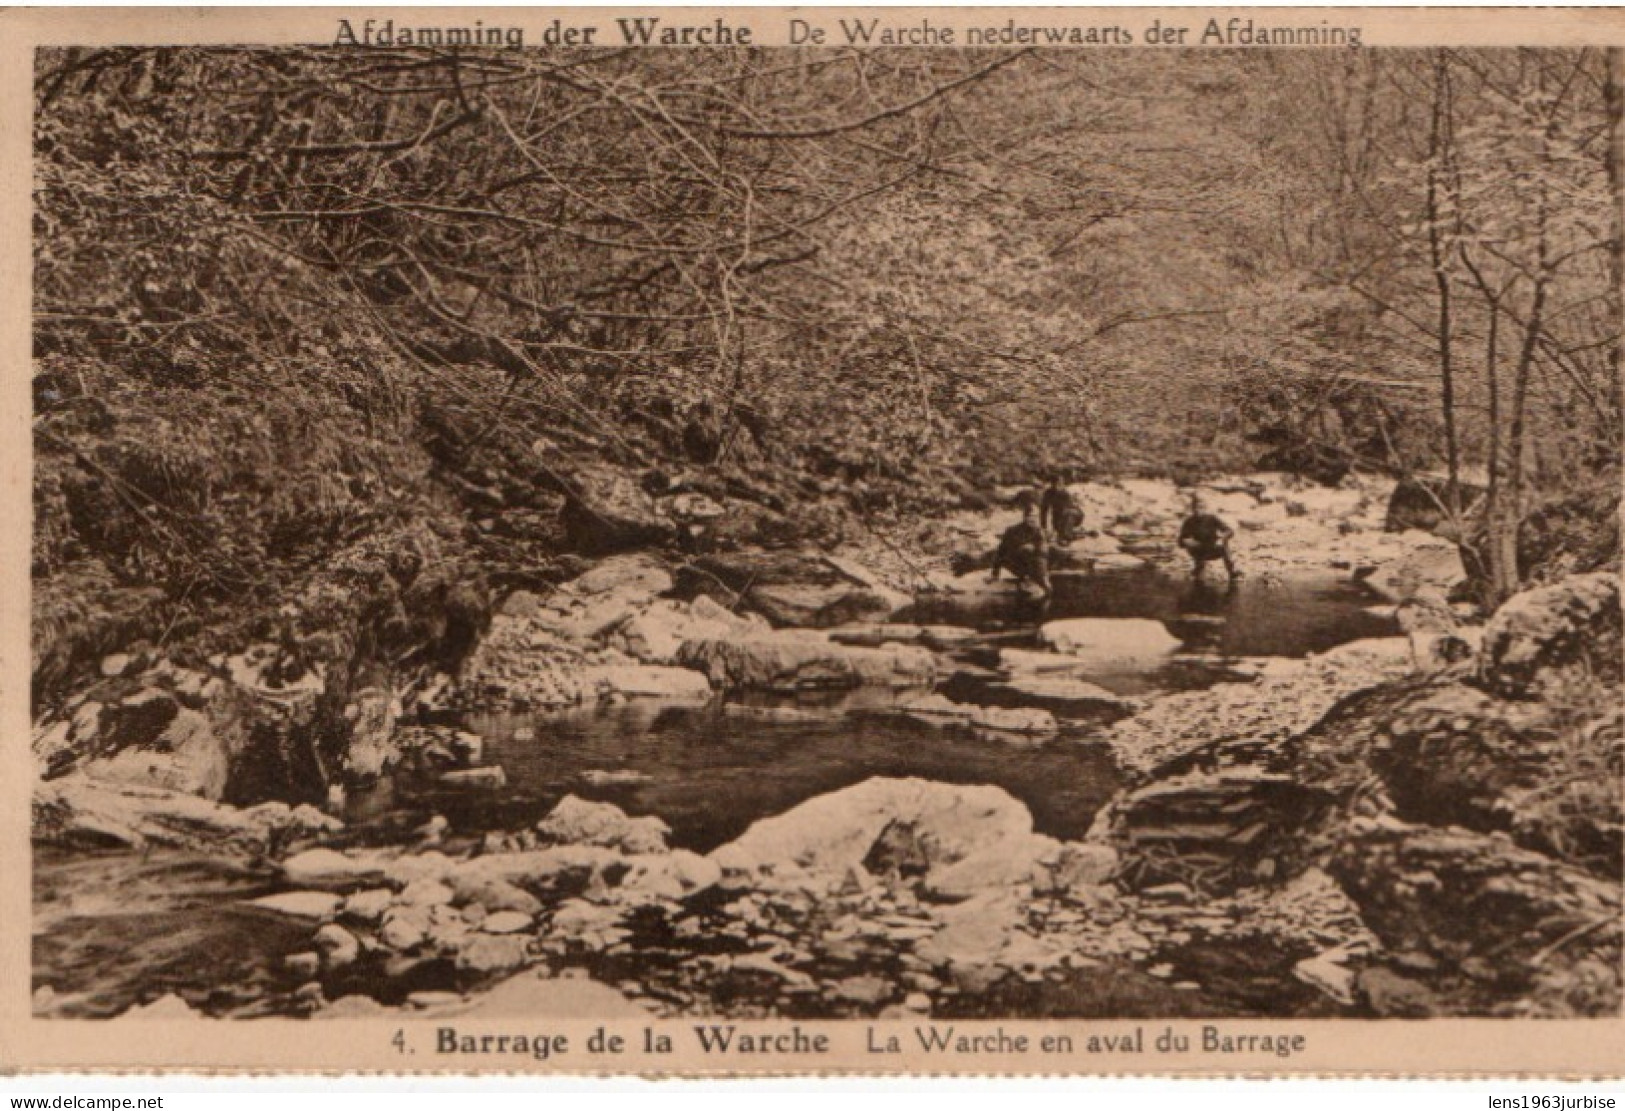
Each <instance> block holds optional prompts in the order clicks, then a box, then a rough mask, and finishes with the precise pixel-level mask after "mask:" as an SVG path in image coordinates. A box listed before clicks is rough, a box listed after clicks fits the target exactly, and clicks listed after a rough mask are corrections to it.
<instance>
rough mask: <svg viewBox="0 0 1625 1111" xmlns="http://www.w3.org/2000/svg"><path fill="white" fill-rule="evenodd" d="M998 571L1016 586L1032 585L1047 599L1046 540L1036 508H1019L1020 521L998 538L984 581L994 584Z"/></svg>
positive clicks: (1028, 503)
mask: <svg viewBox="0 0 1625 1111" xmlns="http://www.w3.org/2000/svg"><path fill="white" fill-rule="evenodd" d="M1001 570H1005V571H1009V572H1010V573H1011V574H1012V575H1014V576H1015V578H1016V582H1018V583H1022V582H1031V583H1033V584H1034V585H1036V586H1037V587H1038V589H1039V590H1040V591H1041V592H1042V593H1043V596H1044V597H1046V598H1047V597H1049V594H1050V582H1049V537H1047V536H1046V535H1044V529H1043V528H1042V526H1040V525H1039V523H1038V507H1037V506H1036V505H1034V504H1033V503H1032V502H1030V501H1029V502H1027V503H1026V504H1025V505H1024V506H1023V507H1022V511H1021V520H1020V521H1018V522H1017V523H1016V524H1013V525H1011V526H1010V527H1009V528H1007V529H1005V530H1004V535H1003V536H1002V537H1000V538H999V548H998V551H996V552H994V553H993V572H992V574H990V575H989V576H988V581H989V582H997V581H998V578H999V572H1000V571H1001Z"/></svg>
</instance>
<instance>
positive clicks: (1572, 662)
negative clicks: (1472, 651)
mask: <svg viewBox="0 0 1625 1111" xmlns="http://www.w3.org/2000/svg"><path fill="white" fill-rule="evenodd" d="M1620 671H1621V615H1620V598H1619V578H1618V577H1617V576H1615V575H1612V574H1608V573H1605V572H1598V573H1594V574H1589V575H1574V576H1572V577H1570V578H1567V579H1564V580H1563V581H1562V582H1558V583H1554V584H1552V585H1551V586H1543V587H1537V588H1536V589H1534V590H1527V591H1525V592H1523V593H1522V594H1519V595H1516V596H1515V597H1513V598H1511V599H1509V600H1508V601H1507V602H1506V603H1505V604H1504V605H1502V606H1501V608H1500V609H1498V610H1497V611H1496V612H1495V615H1494V616H1493V617H1492V618H1491V619H1490V621H1489V624H1488V625H1487V626H1486V627H1485V629H1484V645H1483V649H1482V652H1481V654H1480V657H1479V673H1478V674H1479V680H1480V682H1482V683H1483V684H1484V685H1485V687H1487V688H1488V689H1489V690H1491V691H1494V692H1495V693H1496V694H1499V695H1501V696H1502V697H1505V698H1537V697H1540V696H1541V694H1542V693H1543V692H1545V691H1547V690H1550V689H1552V688H1554V687H1557V686H1561V685H1563V684H1564V683H1566V682H1570V681H1573V680H1575V679H1583V678H1588V677H1589V678H1595V679H1598V680H1601V681H1603V682H1605V683H1610V684H1617V683H1619V682H1620V678H1621V675H1620Z"/></svg>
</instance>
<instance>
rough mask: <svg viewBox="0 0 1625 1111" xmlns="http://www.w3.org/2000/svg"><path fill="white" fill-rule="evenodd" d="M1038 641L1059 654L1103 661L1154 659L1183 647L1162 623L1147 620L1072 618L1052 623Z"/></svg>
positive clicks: (1042, 628) (1043, 629)
mask: <svg viewBox="0 0 1625 1111" xmlns="http://www.w3.org/2000/svg"><path fill="white" fill-rule="evenodd" d="M1038 639H1039V640H1040V641H1041V642H1042V643H1043V644H1044V645H1046V646H1047V647H1049V648H1052V649H1054V650H1055V651H1056V652H1060V653H1064V654H1066V655H1070V656H1078V657H1086V658H1088V659H1091V660H1101V661H1135V660H1155V659H1158V658H1160V657H1163V656H1167V655H1169V654H1170V653H1172V652H1173V651H1174V650H1175V649H1177V648H1179V647H1180V646H1181V643H1182V642H1181V641H1180V639H1179V638H1178V637H1176V636H1174V635H1173V634H1172V633H1170V632H1169V631H1168V627H1167V626H1166V625H1164V624H1163V623H1162V622H1161V621H1153V620H1151V619H1149V618H1144V617H1073V618H1068V619H1066V620H1063V621H1050V622H1048V623H1046V624H1044V625H1043V626H1041V627H1040V628H1039V630H1038Z"/></svg>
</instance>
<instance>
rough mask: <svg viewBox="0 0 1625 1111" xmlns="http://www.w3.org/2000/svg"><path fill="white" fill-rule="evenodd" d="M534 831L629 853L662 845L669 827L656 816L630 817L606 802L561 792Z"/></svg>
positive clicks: (571, 842) (570, 842) (572, 842)
mask: <svg viewBox="0 0 1625 1111" xmlns="http://www.w3.org/2000/svg"><path fill="white" fill-rule="evenodd" d="M536 832H537V833H540V834H541V835H542V836H543V837H546V838H547V839H548V840H550V841H556V842H559V843H562V844H567V845H597V846H600V847H603V848H618V849H621V850H623V851H625V852H629V853H657V852H661V851H662V850H664V849H665V848H666V836H667V835H668V834H669V833H671V828H670V827H669V826H667V825H666V823H665V822H663V821H661V820H660V819H659V818H656V817H652V816H649V817H642V818H630V817H627V814H626V811H624V810H622V809H621V808H620V807H618V806H616V805H614V804H613V803H608V802H589V801H588V800H586V799H582V798H577V797H576V796H575V795H565V796H564V798H562V799H560V800H559V803H558V805H557V806H555V807H554V808H553V810H552V811H551V812H550V813H549V814H548V815H547V817H545V818H543V819H542V820H541V821H540V822H538V823H536Z"/></svg>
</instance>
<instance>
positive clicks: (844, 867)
mask: <svg viewBox="0 0 1625 1111" xmlns="http://www.w3.org/2000/svg"><path fill="white" fill-rule="evenodd" d="M1055 848H1056V843H1055V842H1054V841H1053V840H1052V839H1050V838H1048V837H1043V836H1040V835H1038V834H1035V833H1034V832H1033V828H1032V815H1031V814H1029V813H1028V811H1027V808H1026V807H1025V806H1023V805H1022V804H1021V803H1020V802H1018V801H1017V800H1016V799H1014V798H1012V797H1011V796H1010V795H1009V794H1007V793H1006V792H1004V791H1003V790H1001V789H999V788H997V787H970V786H959V785H957V784H948V783H932V782H929V781H926V780H921V779H885V778H876V779H869V780H865V781H864V782H862V783H859V784H857V785H855V786H852V787H847V788H843V789H842V790H839V791H835V792H832V793H831V794H827V795H820V796H819V797H817V798H814V799H809V800H808V801H806V802H804V803H802V804H801V805H800V806H797V807H795V808H793V809H791V810H788V811H786V812H785V813H783V814H780V815H777V816H776V817H772V818H764V819H763V820H761V821H759V822H756V823H755V824H754V825H752V826H751V827H750V828H749V829H748V830H746V831H745V833H744V835H743V836H741V837H740V838H739V839H738V840H736V841H733V842H730V843H729V844H727V845H724V846H722V847H721V848H719V849H717V850H716V851H715V852H713V853H712V854H711V857H712V859H713V860H715V861H716V862H717V863H718V864H719V865H721V867H722V868H723V870H724V871H725V872H728V871H732V872H743V873H747V874H749V875H752V876H755V877H757V878H758V879H760V880H762V881H763V882H770V881H771V878H772V877H774V876H793V877H795V878H796V881H797V882H802V881H803V880H804V881H805V882H806V883H808V884H809V885H812V886H825V887H828V886H831V885H834V884H838V883H840V882H842V881H843V880H844V879H845V878H846V877H847V875H848V874H850V873H851V872H852V870H853V869H855V868H861V869H863V870H865V871H867V872H869V873H874V874H879V875H885V874H888V873H890V874H896V875H898V876H900V877H901V878H903V879H910V880H918V881H920V882H921V883H922V884H923V885H924V886H925V888H926V889H928V890H934V892H935V893H936V894H938V895H939V896H941V897H944V898H964V897H967V896H968V895H969V894H970V893H971V892H972V890H974V889H976V888H978V887H981V886H987V887H1000V888H1003V887H1009V886H1011V885H1012V884H1015V883H1019V882H1023V881H1025V880H1026V879H1028V878H1030V877H1032V876H1034V875H1037V874H1039V873H1040V872H1041V871H1042V866H1041V865H1040V861H1041V860H1046V859H1049V858H1051V857H1052V856H1053V853H1054V850H1055Z"/></svg>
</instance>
